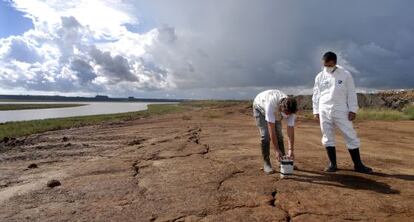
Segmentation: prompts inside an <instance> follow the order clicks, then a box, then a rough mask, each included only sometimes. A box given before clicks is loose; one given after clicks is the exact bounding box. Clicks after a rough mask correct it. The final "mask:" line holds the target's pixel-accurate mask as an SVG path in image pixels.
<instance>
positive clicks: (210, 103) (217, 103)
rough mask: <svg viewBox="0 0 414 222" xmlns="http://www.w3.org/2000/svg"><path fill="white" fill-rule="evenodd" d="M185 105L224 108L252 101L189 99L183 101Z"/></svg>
mask: <svg viewBox="0 0 414 222" xmlns="http://www.w3.org/2000/svg"><path fill="white" fill-rule="evenodd" d="M181 104H182V105H183V106H190V107H193V108H194V107H195V108H203V107H217V108H224V107H231V106H234V105H239V104H246V105H249V106H251V105H250V103H248V102H246V101H242V100H197V101H188V102H183V103H181Z"/></svg>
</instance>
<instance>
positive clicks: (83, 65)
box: [70, 59, 97, 84]
mask: <svg viewBox="0 0 414 222" xmlns="http://www.w3.org/2000/svg"><path fill="white" fill-rule="evenodd" d="M70 68H71V70H73V71H74V72H76V75H77V77H78V78H79V80H80V81H79V82H80V83H81V84H84V83H90V82H91V81H92V80H94V79H95V78H96V77H97V75H96V73H95V72H94V70H93V67H92V66H91V65H90V64H89V63H87V62H86V61H84V60H81V59H75V60H73V61H72V62H71V64H70Z"/></svg>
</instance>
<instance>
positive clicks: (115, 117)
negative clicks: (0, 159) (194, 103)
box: [0, 104, 186, 140]
mask: <svg viewBox="0 0 414 222" xmlns="http://www.w3.org/2000/svg"><path fill="white" fill-rule="evenodd" d="M185 109H186V108H185V107H183V106H182V105H180V104H150V105H148V109H147V110H144V111H138V112H128V113H119V114H104V115H93V116H79V117H67V118H56V119H45V120H30V121H19V122H7V123H2V124H0V140H1V139H3V138H4V137H21V136H27V135H30V134H35V133H41V132H46V131H51V130H60V129H67V128H74V127H81V126H87V125H93V124H98V123H103V122H117V121H123V120H133V119H138V118H141V117H149V116H153V115H162V114H167V113H174V112H180V111H183V110H185Z"/></svg>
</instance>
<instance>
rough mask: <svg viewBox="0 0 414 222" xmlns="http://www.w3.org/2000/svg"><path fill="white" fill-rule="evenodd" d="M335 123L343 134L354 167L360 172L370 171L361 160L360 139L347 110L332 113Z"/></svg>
mask: <svg viewBox="0 0 414 222" xmlns="http://www.w3.org/2000/svg"><path fill="white" fill-rule="evenodd" d="M334 121H335V125H336V126H337V127H338V128H339V129H340V131H341V132H342V135H343V136H344V139H345V142H346V147H347V148H348V150H349V154H350V155H351V158H352V161H353V162H354V169H355V171H357V172H361V173H372V169H371V168H369V167H367V166H365V165H364V164H363V163H362V161H361V156H360V153H359V147H360V141H359V138H358V136H357V133H356V131H355V129H354V126H353V124H352V121H349V119H348V112H337V113H335V115H334Z"/></svg>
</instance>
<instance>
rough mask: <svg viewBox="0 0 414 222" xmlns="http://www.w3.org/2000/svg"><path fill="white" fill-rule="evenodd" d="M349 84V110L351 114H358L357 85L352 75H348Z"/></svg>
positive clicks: (347, 82)
mask: <svg viewBox="0 0 414 222" xmlns="http://www.w3.org/2000/svg"><path fill="white" fill-rule="evenodd" d="M346 84H347V102H348V110H349V112H353V113H356V112H358V108H359V107H358V97H357V94H356V91H355V83H354V78H352V75H351V74H349V75H348V81H346Z"/></svg>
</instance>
